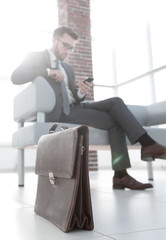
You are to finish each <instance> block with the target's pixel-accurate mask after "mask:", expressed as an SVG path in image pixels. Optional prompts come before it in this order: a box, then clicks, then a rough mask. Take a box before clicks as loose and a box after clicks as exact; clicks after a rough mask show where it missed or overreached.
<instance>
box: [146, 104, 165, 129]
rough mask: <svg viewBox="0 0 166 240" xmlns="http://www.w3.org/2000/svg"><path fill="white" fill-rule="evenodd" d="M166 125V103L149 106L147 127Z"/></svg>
mask: <svg viewBox="0 0 166 240" xmlns="http://www.w3.org/2000/svg"><path fill="white" fill-rule="evenodd" d="M159 124H166V101H163V102H159V103H154V104H151V105H149V106H147V122H146V125H147V126H151V125H159Z"/></svg>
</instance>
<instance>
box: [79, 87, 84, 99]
mask: <svg viewBox="0 0 166 240" xmlns="http://www.w3.org/2000/svg"><path fill="white" fill-rule="evenodd" d="M77 96H78V97H79V98H83V97H85V93H84V94H82V93H80V89H78V92H77Z"/></svg>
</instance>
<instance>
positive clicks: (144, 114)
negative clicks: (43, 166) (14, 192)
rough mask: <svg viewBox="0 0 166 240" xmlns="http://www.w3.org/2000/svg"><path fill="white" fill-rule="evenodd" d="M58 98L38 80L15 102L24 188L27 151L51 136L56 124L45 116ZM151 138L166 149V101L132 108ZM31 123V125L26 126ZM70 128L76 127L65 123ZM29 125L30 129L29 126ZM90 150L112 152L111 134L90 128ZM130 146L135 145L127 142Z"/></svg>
mask: <svg viewBox="0 0 166 240" xmlns="http://www.w3.org/2000/svg"><path fill="white" fill-rule="evenodd" d="M55 104H56V97H55V94H54V91H53V90H52V88H51V86H50V85H49V84H48V82H47V81H46V80H45V79H44V78H43V77H37V78H36V79H35V80H34V81H33V82H32V83H30V85H28V86H27V87H26V88H25V89H24V90H23V91H21V92H20V93H19V94H18V95H17V96H16V97H15V99H14V120H15V121H16V122H17V123H18V130H17V131H16V132H15V133H14V134H13V138H12V146H13V147H14V148H17V149H18V176H19V179H18V185H19V186H24V149H25V148H29V147H35V146H36V145H37V143H38V140H39V138H40V137H41V136H42V135H43V134H47V133H48V129H49V128H50V126H52V124H53V122H45V114H46V113H49V112H51V111H52V110H53V108H54V106H55ZM128 107H129V109H130V110H131V112H132V113H133V114H134V115H135V116H136V118H137V119H138V121H139V122H140V123H141V125H143V126H144V127H145V128H146V130H147V132H148V134H149V135H150V136H152V137H153V138H154V139H155V140H157V141H158V142H159V143H161V144H163V145H166V129H165V128H158V127H157V126H155V127H151V126H152V125H159V124H165V123H166V101H165V102H161V103H156V104H152V105H150V106H135V105H129V106H128ZM25 123H30V124H28V125H27V124H25ZM63 124H64V125H66V126H68V127H73V126H75V125H74V124H68V123H63ZM26 125H27V126H26ZM89 130H90V135H89V143H90V149H95V150H97V149H101V148H102V149H103V148H108V146H109V139H108V132H107V131H104V130H100V129H96V128H92V127H89ZM127 143H128V145H131V144H130V142H129V140H128V139H127ZM147 165H148V175H149V179H153V171H152V162H148V163H147Z"/></svg>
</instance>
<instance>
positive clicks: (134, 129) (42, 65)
mask: <svg viewBox="0 0 166 240" xmlns="http://www.w3.org/2000/svg"><path fill="white" fill-rule="evenodd" d="M77 39H78V36H77V34H76V33H74V32H73V31H72V30H71V29H70V28H68V27H60V28H57V29H56V30H55V31H54V33H53V40H52V47H51V49H49V50H45V51H44V52H35V53H31V54H29V56H28V57H27V58H26V59H25V60H24V61H23V62H22V63H21V65H20V66H18V68H17V69H16V70H15V71H14V72H13V74H12V82H13V83H14V84H24V83H27V82H30V81H33V80H34V79H35V78H36V77H37V76H43V77H44V78H45V79H47V81H48V82H49V83H50V85H51V86H52V88H53V89H54V91H55V94H56V106H55V108H54V110H53V111H52V112H51V113H50V114H48V115H47V116H46V121H60V122H68V123H75V124H86V125H89V126H92V127H96V128H100V129H106V130H108V131H109V136H110V146H111V153H112V168H113V170H114V171H115V174H114V177H113V188H114V189H125V188H129V189H134V190H143V189H146V188H152V187H153V186H152V185H151V184H149V183H146V184H143V183H141V182H138V181H136V180H135V179H134V178H132V177H131V176H130V175H129V174H128V173H127V168H130V167H131V165H130V160H129V156H128V150H127V146H126V135H127V136H128V138H129V140H130V142H131V143H132V144H135V143H136V142H139V143H140V144H141V146H142V148H141V158H142V159H144V160H145V159H146V158H149V157H152V158H153V159H154V158H163V159H166V148H165V147H163V146H161V145H160V144H158V143H156V142H155V141H154V140H153V139H151V138H150V136H148V134H147V133H146V131H145V130H144V129H143V128H142V126H141V125H140V124H139V123H138V121H137V120H136V119H135V117H134V116H133V115H132V113H131V112H130V111H129V110H128V108H127V106H126V105H125V104H124V102H123V101H122V99H120V98H118V97H114V98H109V99H106V100H103V101H99V102H92V103H85V102H82V101H83V100H84V99H85V95H86V93H87V92H88V91H89V89H90V86H91V84H90V83H89V82H84V81H81V82H80V83H79V85H78V87H77V86H76V83H75V75H74V70H73V68H72V67H71V66H70V65H69V64H67V63H65V62H64V60H65V58H66V57H67V56H68V54H69V52H70V51H72V50H73V48H74V44H75V41H76V40H77ZM65 95H66V96H67V98H66V99H65Z"/></svg>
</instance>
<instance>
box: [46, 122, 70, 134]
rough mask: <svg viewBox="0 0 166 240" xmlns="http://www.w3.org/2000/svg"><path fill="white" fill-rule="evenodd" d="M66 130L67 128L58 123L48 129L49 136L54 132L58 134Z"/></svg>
mask: <svg viewBox="0 0 166 240" xmlns="http://www.w3.org/2000/svg"><path fill="white" fill-rule="evenodd" d="M66 129H68V127H67V126H65V125H61V124H59V123H54V124H53V125H52V126H51V127H50V128H49V130H48V131H49V134H51V133H54V132H60V131H64V130H66Z"/></svg>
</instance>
